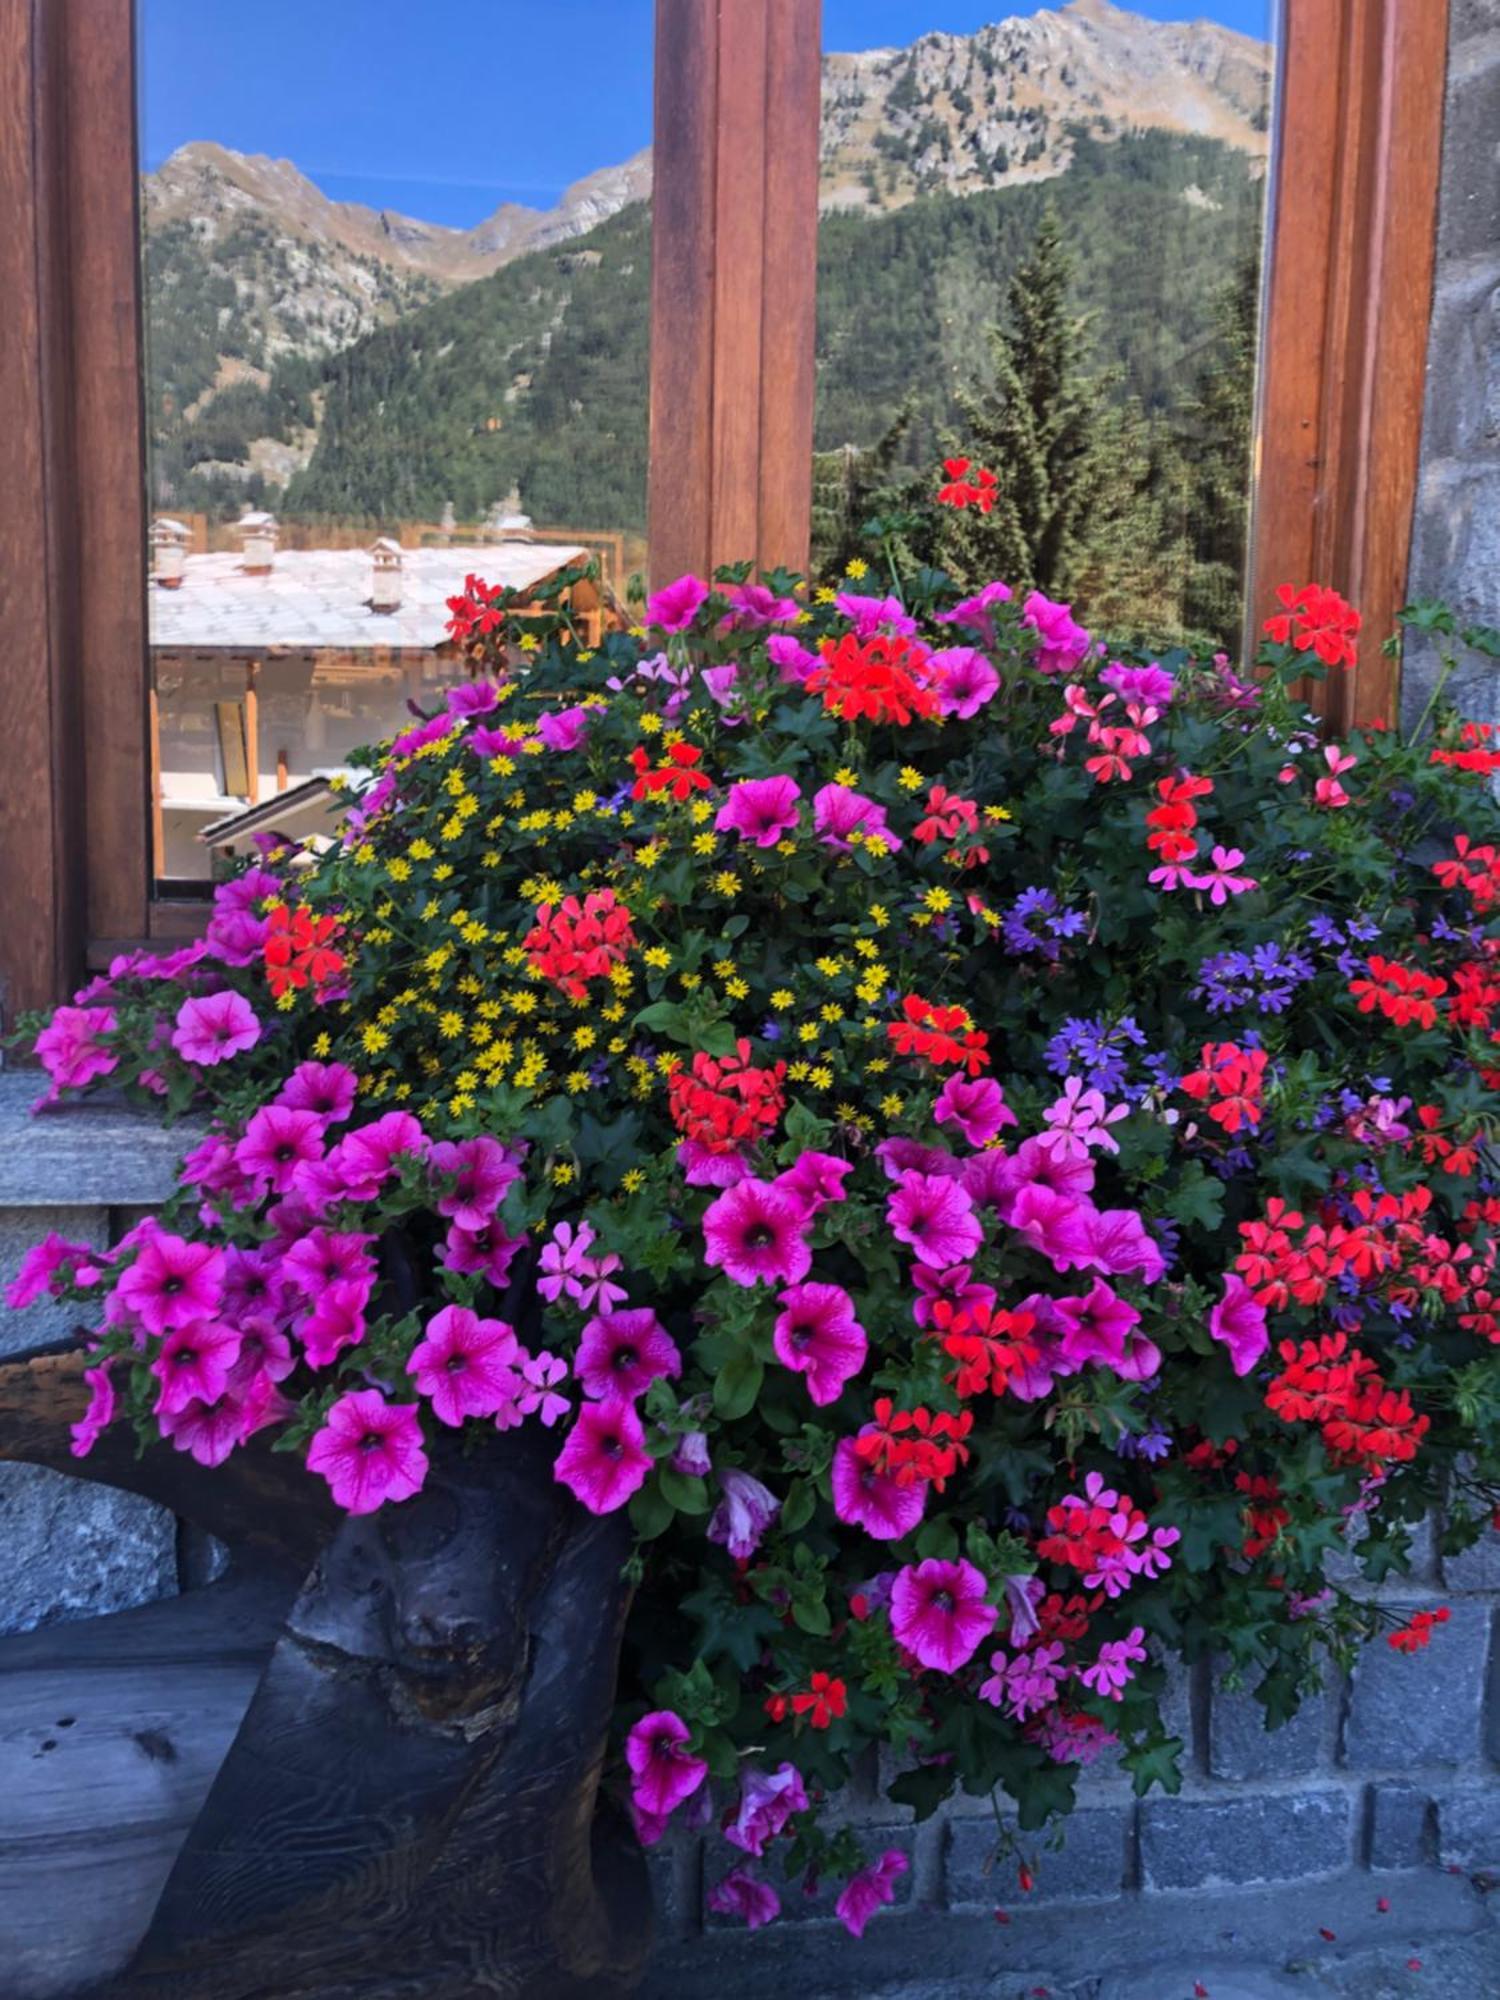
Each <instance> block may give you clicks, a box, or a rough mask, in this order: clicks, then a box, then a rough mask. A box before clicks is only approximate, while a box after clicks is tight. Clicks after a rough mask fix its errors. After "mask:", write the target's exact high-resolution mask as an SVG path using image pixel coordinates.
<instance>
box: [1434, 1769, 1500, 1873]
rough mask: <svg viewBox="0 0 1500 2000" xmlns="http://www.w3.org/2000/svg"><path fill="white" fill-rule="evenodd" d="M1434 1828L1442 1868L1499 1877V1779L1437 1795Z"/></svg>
mask: <svg viewBox="0 0 1500 2000" xmlns="http://www.w3.org/2000/svg"><path fill="white" fill-rule="evenodd" d="M1437 1826H1438V1859H1439V1861H1441V1862H1442V1864H1443V1866H1444V1867H1445V1868H1463V1869H1465V1870H1469V1871H1475V1870H1483V1871H1484V1872H1485V1873H1491V1872H1493V1873H1497V1874H1500V1779H1496V1778H1492V1779H1490V1781H1489V1782H1488V1783H1487V1784H1482V1785H1474V1786H1472V1787H1468V1788H1466V1789H1464V1790H1463V1791H1453V1792H1448V1793H1446V1794H1444V1795H1442V1796H1440V1797H1439V1799H1438V1802H1437Z"/></svg>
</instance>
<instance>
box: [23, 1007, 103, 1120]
mask: <svg viewBox="0 0 1500 2000" xmlns="http://www.w3.org/2000/svg"><path fill="white" fill-rule="evenodd" d="M117 1026H118V1023H117V1021H116V1018H115V1015H114V1011H113V1009H111V1008H109V1007H59V1008H57V1009H56V1010H55V1011H54V1013H53V1015H52V1018H51V1020H50V1021H49V1022H48V1023H47V1025H46V1027H45V1028H43V1030H42V1032H41V1033H40V1034H39V1035H38V1036H37V1038H36V1041H35V1043H34V1044H33V1049H34V1052H35V1055H36V1058H37V1061H38V1062H39V1063H40V1064H41V1066H42V1068H43V1069H44V1070H45V1071H46V1072H47V1074H48V1076H49V1077H50V1078H51V1079H52V1087H51V1089H50V1090H49V1091H48V1092H47V1096H46V1098H45V1099H44V1100H43V1101H44V1102H47V1103H50V1102H52V1101H53V1100H55V1099H56V1097H57V1096H58V1094H59V1093H60V1092H61V1091H64V1090H82V1088H83V1086H84V1085H85V1084H86V1083H93V1082H94V1080H95V1079H96V1078H97V1077H101V1076H108V1075H109V1073H110V1071H111V1070H113V1069H116V1068H118V1066H119V1058H118V1056H116V1055H114V1054H113V1053H112V1052H111V1050H110V1049H109V1048H108V1046H107V1045H106V1043H105V1041H104V1037H105V1036H106V1035H109V1034H113V1032H114V1030H115V1028H116V1027H117Z"/></svg>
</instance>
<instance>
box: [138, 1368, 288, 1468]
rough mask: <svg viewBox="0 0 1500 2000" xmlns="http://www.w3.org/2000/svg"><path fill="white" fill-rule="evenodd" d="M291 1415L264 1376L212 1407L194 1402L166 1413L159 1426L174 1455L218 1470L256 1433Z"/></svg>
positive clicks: (159, 1420)
mask: <svg viewBox="0 0 1500 2000" xmlns="http://www.w3.org/2000/svg"><path fill="white" fill-rule="evenodd" d="M290 1414H291V1405H290V1404H289V1403H288V1402H287V1401H286V1399H285V1397H283V1396H281V1395H279V1394H278V1393H277V1391H276V1389H275V1386H274V1385H273V1383H272V1382H271V1380H270V1378H269V1376H265V1375H262V1376H259V1377H257V1378H256V1380H255V1381H253V1382H251V1383H250V1384H248V1385H247V1386H246V1387H245V1388H244V1389H226V1390H225V1392H224V1394H223V1395H222V1396H220V1397H218V1398H217V1399H216V1400H215V1401H214V1402H212V1403H203V1402H198V1401H196V1400H194V1401H193V1402H190V1403H184V1405H183V1406H182V1408H181V1409H180V1410H170V1411H164V1412H163V1413H162V1414H161V1416H159V1417H158V1418H157V1422H158V1424H159V1425H160V1427H161V1434H162V1436H163V1437H164V1438H169V1439H170V1440H171V1443H172V1448H173V1450H174V1451H185V1452H188V1453H190V1454H191V1456H192V1457H193V1458H195V1459H196V1460H197V1462H198V1464H199V1465H207V1466H214V1465H222V1464H223V1463H224V1461H225V1459H226V1458H228V1456H229V1454H230V1453H231V1452H232V1451H233V1450H234V1449H235V1448H236V1446H238V1445H242V1444H243V1443H244V1442H245V1440H246V1439H247V1438H250V1437H253V1436H254V1434H255V1433H256V1431H258V1430H261V1429H263V1428H264V1427H265V1426H266V1425H267V1424H271V1423H279V1422H281V1421H283V1420H284V1419H285V1418H286V1417H288V1416H290Z"/></svg>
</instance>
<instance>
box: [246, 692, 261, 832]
mask: <svg viewBox="0 0 1500 2000" xmlns="http://www.w3.org/2000/svg"><path fill="white" fill-rule="evenodd" d="M259 675H260V661H259V660H251V661H250V662H249V663H248V664H247V666H246V668H245V781H246V785H247V788H248V789H247V792H246V797H247V800H248V802H249V804H251V805H252V806H255V805H259V804H260V694H259V691H258V690H257V688H256V681H257V679H258V678H259Z"/></svg>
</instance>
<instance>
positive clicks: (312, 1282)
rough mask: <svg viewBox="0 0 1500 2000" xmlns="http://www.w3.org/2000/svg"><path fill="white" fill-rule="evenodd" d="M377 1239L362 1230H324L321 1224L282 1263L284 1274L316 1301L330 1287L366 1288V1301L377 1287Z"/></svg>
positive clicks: (286, 1255)
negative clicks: (373, 1247) (372, 1251)
mask: <svg viewBox="0 0 1500 2000" xmlns="http://www.w3.org/2000/svg"><path fill="white" fill-rule="evenodd" d="M374 1241H375V1238H374V1237H373V1236H369V1235H366V1234H365V1233H364V1232H363V1231H358V1230H342V1231H339V1230H332V1229H324V1228H323V1227H322V1225H321V1224H319V1225H318V1226H317V1227H316V1228H313V1229H309V1230H308V1232H307V1234H306V1235H305V1236H299V1237H298V1239H297V1241H296V1242H295V1243H294V1244H293V1245H292V1246H291V1248H290V1249H289V1250H288V1251H287V1252H286V1254H285V1255H284V1256H283V1258H282V1259H281V1271H282V1273H283V1275H284V1276H285V1277H286V1278H288V1279H289V1280H290V1281H291V1282H292V1283H293V1284H294V1285H296V1286H297V1288H298V1290H299V1291H302V1292H305V1293H306V1294H307V1296H308V1297H309V1298H310V1299H316V1298H317V1296H318V1294H319V1293H320V1292H321V1291H322V1290H323V1288H324V1287H325V1286H326V1285H337V1284H345V1283H353V1284H359V1285H363V1286H364V1288H365V1294H366V1297H368V1296H369V1293H370V1292H371V1291H372V1290H373V1289H374V1285H375V1259H374V1258H373V1257H372V1256H371V1255H370V1245H371V1244H372V1243H373V1242H374Z"/></svg>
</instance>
